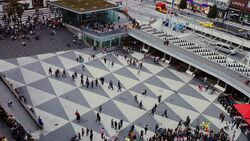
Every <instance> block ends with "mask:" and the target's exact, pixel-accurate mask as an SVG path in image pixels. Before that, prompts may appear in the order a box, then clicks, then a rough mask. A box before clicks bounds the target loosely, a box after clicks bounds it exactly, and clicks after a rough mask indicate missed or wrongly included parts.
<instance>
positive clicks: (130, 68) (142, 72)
mask: <svg viewBox="0 0 250 141" xmlns="http://www.w3.org/2000/svg"><path fill="white" fill-rule="evenodd" d="M127 68H128V69H129V70H137V71H138V68H137V65H132V64H129V65H128V66H127ZM140 71H141V74H151V75H152V72H151V71H149V70H148V69H147V68H146V67H144V66H143V62H142V68H141V69H140Z"/></svg>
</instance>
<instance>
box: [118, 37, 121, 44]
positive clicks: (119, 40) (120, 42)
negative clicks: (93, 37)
mask: <svg viewBox="0 0 250 141" xmlns="http://www.w3.org/2000/svg"><path fill="white" fill-rule="evenodd" d="M118 44H119V46H120V45H121V37H119V43H118Z"/></svg>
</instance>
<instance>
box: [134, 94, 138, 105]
mask: <svg viewBox="0 0 250 141" xmlns="http://www.w3.org/2000/svg"><path fill="white" fill-rule="evenodd" d="M134 102H135V103H138V99H137V94H136V95H135V96H134Z"/></svg>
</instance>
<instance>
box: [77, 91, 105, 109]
mask: <svg viewBox="0 0 250 141" xmlns="http://www.w3.org/2000/svg"><path fill="white" fill-rule="evenodd" d="M80 90H81V89H80ZM81 94H82V95H83V96H84V97H85V99H86V100H87V102H88V104H89V106H90V107H91V109H95V108H96V107H98V106H100V105H102V104H103V103H105V102H107V101H108V100H109V98H107V97H104V96H101V95H99V94H96V93H93V92H90V91H86V90H81Z"/></svg>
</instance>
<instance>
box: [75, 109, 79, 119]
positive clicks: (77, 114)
mask: <svg viewBox="0 0 250 141" xmlns="http://www.w3.org/2000/svg"><path fill="white" fill-rule="evenodd" d="M75 116H76V120H78V121H80V113H79V112H78V110H76V112H75Z"/></svg>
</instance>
